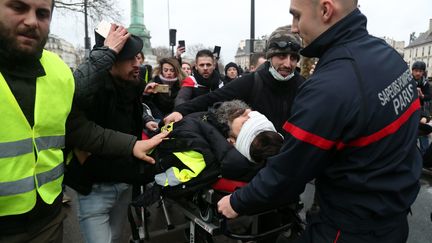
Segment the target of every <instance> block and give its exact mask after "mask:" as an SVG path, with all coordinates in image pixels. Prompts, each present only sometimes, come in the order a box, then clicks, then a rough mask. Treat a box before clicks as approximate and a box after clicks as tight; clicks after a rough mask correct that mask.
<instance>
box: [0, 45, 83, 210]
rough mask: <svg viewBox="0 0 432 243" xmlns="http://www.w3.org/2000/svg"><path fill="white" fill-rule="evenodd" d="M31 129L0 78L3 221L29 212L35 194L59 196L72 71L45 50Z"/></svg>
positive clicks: (49, 201) (0, 200)
mask: <svg viewBox="0 0 432 243" xmlns="http://www.w3.org/2000/svg"><path fill="white" fill-rule="evenodd" d="M40 62H41V64H42V66H43V67H44V70H45V73H46V75H45V76H42V77H39V78H37V79H36V99H35V106H34V125H33V127H31V126H30V124H29V123H28V121H27V119H26V117H25V115H24V113H23V112H22V110H21V108H20V106H19V104H18V102H17V101H16V99H15V97H14V95H13V94H12V92H11V90H10V88H9V86H8V84H7V82H6V81H5V79H4V77H3V75H2V74H1V73H0V124H1V125H0V216H5V215H17V214H23V213H26V212H28V211H30V210H31V209H32V208H33V207H34V205H35V204H36V194H39V195H40V197H41V198H42V200H43V201H44V202H45V203H47V204H52V203H53V202H54V199H55V198H56V197H57V196H58V195H59V194H60V193H61V190H62V188H61V184H62V181H63V170H64V168H63V153H62V151H61V149H62V148H63V147H64V142H65V125H66V119H67V117H68V115H69V112H70V109H71V106H72V99H73V93H74V89H75V86H74V80H73V76H72V73H71V70H70V68H69V67H68V66H67V65H66V64H65V63H64V62H63V61H62V60H61V59H60V58H59V57H58V56H57V55H56V54H54V53H52V52H49V51H46V50H44V51H43V54H42V57H41V59H40Z"/></svg>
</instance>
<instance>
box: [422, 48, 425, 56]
mask: <svg viewBox="0 0 432 243" xmlns="http://www.w3.org/2000/svg"><path fill="white" fill-rule="evenodd" d="M424 48H425V47H424V46H423V47H422V57H424Z"/></svg>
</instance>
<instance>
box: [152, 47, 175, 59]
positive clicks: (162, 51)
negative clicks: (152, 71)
mask: <svg viewBox="0 0 432 243" xmlns="http://www.w3.org/2000/svg"><path fill="white" fill-rule="evenodd" d="M152 51H153V55H155V56H156V57H157V59H158V60H159V59H160V58H164V57H171V49H170V48H168V47H165V46H157V47H155V48H152Z"/></svg>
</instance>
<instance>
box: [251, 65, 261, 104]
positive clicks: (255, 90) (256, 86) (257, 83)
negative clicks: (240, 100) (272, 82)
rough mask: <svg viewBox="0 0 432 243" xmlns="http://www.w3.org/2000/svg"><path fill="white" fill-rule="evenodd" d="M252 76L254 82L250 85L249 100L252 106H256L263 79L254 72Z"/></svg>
mask: <svg viewBox="0 0 432 243" xmlns="http://www.w3.org/2000/svg"><path fill="white" fill-rule="evenodd" d="M253 76H254V82H253V85H252V92H251V93H250V96H249V100H250V101H252V102H250V103H252V104H258V102H259V100H258V97H259V92H260V91H261V90H262V88H263V79H262V77H261V75H260V74H259V73H258V72H254V73H253Z"/></svg>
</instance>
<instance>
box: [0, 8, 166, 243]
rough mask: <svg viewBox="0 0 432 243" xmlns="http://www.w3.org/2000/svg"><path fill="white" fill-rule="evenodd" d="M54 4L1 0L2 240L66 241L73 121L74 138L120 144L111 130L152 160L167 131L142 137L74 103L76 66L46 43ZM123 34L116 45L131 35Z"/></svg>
mask: <svg viewBox="0 0 432 243" xmlns="http://www.w3.org/2000/svg"><path fill="white" fill-rule="evenodd" d="M53 7H54V0H0V104H1V105H0V114H1V115H0V124H1V126H0V242H8V243H10V242H62V235H63V227H62V221H63V218H64V213H63V212H62V205H61V197H62V194H61V190H62V189H61V184H62V180H63V170H64V169H63V153H62V151H61V149H62V148H63V147H64V144H65V135H66V129H67V133H68V136H70V137H72V138H74V141H75V143H74V144H72V145H73V146H76V147H79V148H83V149H85V150H86V151H90V152H93V153H107V151H110V152H108V153H107V154H110V153H111V154H114V153H116V152H118V151H119V150H116V148H114V147H112V145H111V144H110V143H109V141H103V138H104V137H105V138H106V137H107V136H105V135H106V134H105V135H103V134H104V133H109V134H111V135H112V136H114V137H116V136H123V137H125V138H129V140H128V143H125V145H124V146H123V149H122V150H121V151H128V152H123V153H127V154H128V155H131V154H133V155H135V156H136V157H138V158H141V159H144V160H147V161H149V162H154V161H152V159H151V158H149V157H147V156H146V151H148V150H149V149H150V148H152V147H154V146H155V145H156V144H158V143H159V142H160V141H161V139H162V137H163V136H164V135H161V136H158V137H157V138H156V139H153V140H150V141H149V142H141V141H138V142H137V141H136V137H133V136H130V135H126V134H123V135H122V134H120V133H117V132H114V131H105V130H104V129H102V128H101V127H97V126H96V125H95V124H92V123H88V122H85V121H84V120H83V118H82V116H81V115H80V114H78V113H73V112H72V111H71V108H72V101H73V97H74V90H75V84H74V80H73V77H72V74H71V71H70V69H69V67H68V66H66V64H65V63H64V62H63V61H62V60H61V59H60V58H59V57H58V56H57V55H55V54H53V53H51V52H48V51H46V50H43V47H44V45H45V43H46V40H47V38H48V33H49V26H50V22H51V17H52V10H53ZM123 34H124V36H123V38H118V39H117V40H118V41H117V42H116V43H114V45H113V46H112V47H110V48H111V49H113V50H114V51H115V50H116V48H118V47H119V46H120V48H121V47H122V45H124V42H125V41H126V39H127V38H128V37H129V36H128V34H127V32H126V33H123ZM69 113H70V114H69ZM67 119H69V120H68V125H67V128H66V124H67ZM83 135H85V136H83ZM114 137H112V138H114ZM125 140H126V139H125ZM107 142H108V143H107ZM117 145H118V143H117ZM124 148H129V150H127V149H124Z"/></svg>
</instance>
